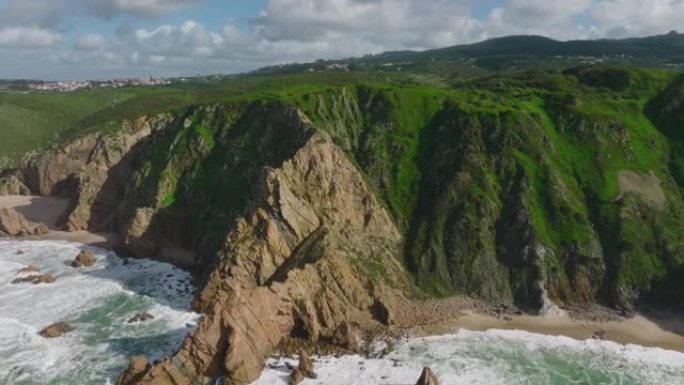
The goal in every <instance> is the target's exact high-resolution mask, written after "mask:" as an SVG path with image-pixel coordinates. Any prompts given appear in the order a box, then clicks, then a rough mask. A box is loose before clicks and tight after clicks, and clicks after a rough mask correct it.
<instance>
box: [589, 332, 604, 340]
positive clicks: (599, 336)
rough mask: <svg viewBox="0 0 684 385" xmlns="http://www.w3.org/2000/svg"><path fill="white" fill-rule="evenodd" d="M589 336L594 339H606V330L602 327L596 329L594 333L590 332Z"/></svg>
mask: <svg viewBox="0 0 684 385" xmlns="http://www.w3.org/2000/svg"><path fill="white" fill-rule="evenodd" d="M591 338H593V339H596V340H605V339H606V331H605V330H603V329H599V330H596V331H595V332H594V334H592V336H591Z"/></svg>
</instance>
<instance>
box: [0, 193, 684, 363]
mask: <svg viewBox="0 0 684 385" xmlns="http://www.w3.org/2000/svg"><path fill="white" fill-rule="evenodd" d="M68 204H69V201H68V200H67V199H62V198H46V197H36V196H0V207H8V208H14V209H16V210H17V211H19V212H20V213H22V215H24V216H25V217H26V218H27V219H29V220H31V221H34V222H40V223H44V224H46V225H47V226H48V227H50V232H49V233H47V234H45V235H40V236H29V237H19V238H16V239H19V240H58V241H68V242H73V243H82V244H85V245H91V246H97V247H102V248H105V249H110V250H113V249H115V248H116V246H117V244H118V235H117V234H111V233H92V232H88V231H78V232H66V231H60V230H58V229H57V228H56V227H55V223H56V222H57V219H58V218H59V216H60V215H61V214H62V213H63V212H64V211H65V210H66V209H67V207H68ZM172 251H173V250H172ZM604 313H605V314H609V316H607V317H590V316H588V315H587V314H588V313H587V312H582V311H579V312H576V314H575V313H573V315H572V316H571V315H564V316H546V317H544V316H536V315H527V314H522V315H520V314H513V313H512V312H510V311H509V312H506V311H504V312H503V313H500V312H499V311H497V310H495V307H494V306H492V305H487V304H484V303H482V302H480V301H477V300H472V299H468V298H465V297H451V298H445V299H431V300H424V301H415V302H412V303H411V304H409V306H408V307H407V311H406V313H405V314H401V315H399V317H398V318H397V326H396V329H397V330H398V331H399V332H400V334H403V335H408V336H409V337H425V336H431V335H442V334H450V333H456V332H457V331H458V330H459V329H461V328H463V329H468V330H473V331H486V330H489V329H503V330H523V331H527V332H532V333H538V334H545V335H561V336H566V337H571V338H574V339H578V340H585V339H587V338H592V336H595V335H597V332H598V333H599V334H600V335H601V337H602V338H604V339H606V340H610V341H614V342H617V343H621V344H636V345H641V346H646V347H659V348H663V349H668V350H675V351H679V352H684V314H673V313H667V312H654V313H653V314H648V315H645V314H641V313H637V314H636V315H634V316H632V317H620V316H617V315H616V314H615V313H614V312H612V311H610V310H607V311H605V312H604Z"/></svg>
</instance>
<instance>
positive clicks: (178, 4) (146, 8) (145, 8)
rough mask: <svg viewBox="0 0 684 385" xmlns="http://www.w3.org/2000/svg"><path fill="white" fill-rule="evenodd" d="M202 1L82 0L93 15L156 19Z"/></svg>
mask: <svg viewBox="0 0 684 385" xmlns="http://www.w3.org/2000/svg"><path fill="white" fill-rule="evenodd" d="M201 1H202V0H84V2H85V4H86V9H87V10H88V11H89V12H91V13H92V14H94V15H97V16H101V17H104V18H111V17H113V16H116V15H119V14H131V15H136V16H142V17H158V16H161V15H164V14H166V13H169V12H173V11H178V10H181V9H184V8H188V7H192V6H195V5H198V4H199V3H200V2H201Z"/></svg>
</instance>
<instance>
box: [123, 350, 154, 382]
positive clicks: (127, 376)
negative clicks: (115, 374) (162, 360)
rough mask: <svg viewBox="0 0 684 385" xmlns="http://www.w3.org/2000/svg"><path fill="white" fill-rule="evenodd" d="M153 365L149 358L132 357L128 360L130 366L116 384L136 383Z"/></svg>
mask: <svg viewBox="0 0 684 385" xmlns="http://www.w3.org/2000/svg"><path fill="white" fill-rule="evenodd" d="M151 367H152V365H151V364H150V362H149V361H148V360H147V358H145V357H143V356H135V357H132V358H131V359H130V361H128V368H127V369H126V371H125V372H124V375H122V376H121V377H119V379H118V380H117V381H116V385H135V384H136V383H138V381H140V380H141V379H142V377H143V376H144V375H145V373H146V372H147V371H148V370H149V369H150V368H151Z"/></svg>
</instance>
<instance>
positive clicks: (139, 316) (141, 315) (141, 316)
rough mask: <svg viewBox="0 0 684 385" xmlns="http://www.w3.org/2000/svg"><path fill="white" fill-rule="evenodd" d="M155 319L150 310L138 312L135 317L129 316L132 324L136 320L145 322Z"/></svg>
mask: <svg viewBox="0 0 684 385" xmlns="http://www.w3.org/2000/svg"><path fill="white" fill-rule="evenodd" d="M151 319H154V316H153V315H152V314H150V313H148V312H142V313H137V314H136V315H134V316H133V317H131V318H129V319H128V321H126V322H127V323H129V324H131V323H134V322H145V321H149V320H151Z"/></svg>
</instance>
